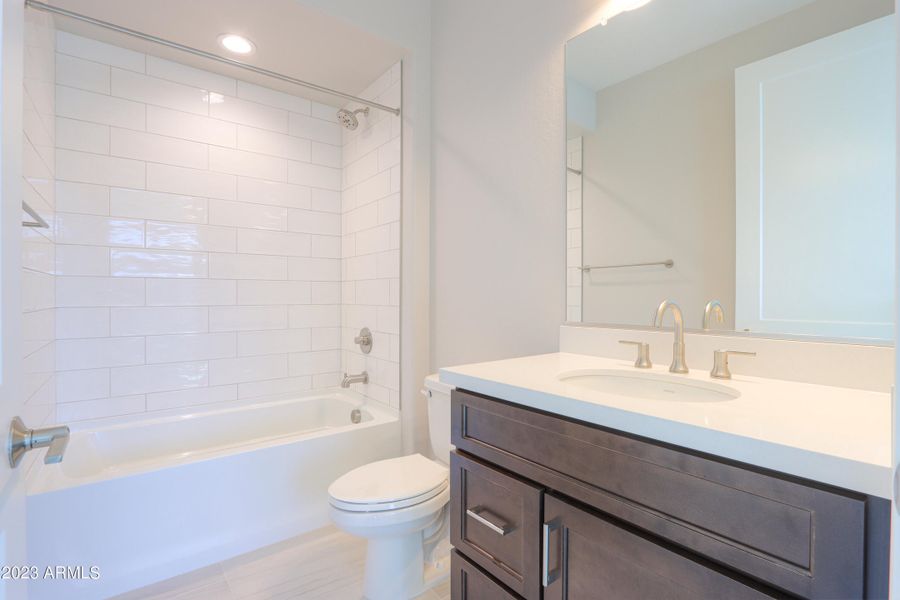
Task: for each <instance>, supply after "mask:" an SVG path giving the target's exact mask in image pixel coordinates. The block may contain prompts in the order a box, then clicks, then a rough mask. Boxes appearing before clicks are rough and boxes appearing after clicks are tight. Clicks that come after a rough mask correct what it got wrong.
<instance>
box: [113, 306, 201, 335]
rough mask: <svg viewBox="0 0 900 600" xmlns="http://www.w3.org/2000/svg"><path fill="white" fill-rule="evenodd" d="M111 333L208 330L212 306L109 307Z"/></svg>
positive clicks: (168, 332)
mask: <svg viewBox="0 0 900 600" xmlns="http://www.w3.org/2000/svg"><path fill="white" fill-rule="evenodd" d="M109 310H110V312H109V321H110V328H111V335H114V336H121V335H165V334H173V333H205V332H206V331H207V328H208V325H209V309H208V308H206V307H205V306H203V307H181V306H179V307H172V308H170V307H149V306H140V307H134V308H112V309H109Z"/></svg>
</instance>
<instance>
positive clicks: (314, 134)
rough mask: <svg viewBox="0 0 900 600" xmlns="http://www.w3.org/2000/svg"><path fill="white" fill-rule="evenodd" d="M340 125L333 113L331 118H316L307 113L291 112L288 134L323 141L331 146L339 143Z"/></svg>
mask: <svg viewBox="0 0 900 600" xmlns="http://www.w3.org/2000/svg"><path fill="white" fill-rule="evenodd" d="M341 131H342V129H341V126H340V125H338V122H337V120H336V119H335V117H334V115H332V117H331V119H328V120H326V119H317V118H315V117H310V116H307V115H300V114H296V113H291V120H290V134H291V135H295V136H297V137H302V138H306V139H308V140H312V141H315V142H325V143H326V144H332V145H333V146H340V145H341V141H342V140H341Z"/></svg>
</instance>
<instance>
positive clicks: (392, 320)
mask: <svg viewBox="0 0 900 600" xmlns="http://www.w3.org/2000/svg"><path fill="white" fill-rule="evenodd" d="M376 327H377V328H378V331H383V332H385V333H396V334H399V333H400V311H399V309H398V308H397V307H396V306H379V307H378V321H377V324H376Z"/></svg>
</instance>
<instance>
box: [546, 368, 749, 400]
mask: <svg viewBox="0 0 900 600" xmlns="http://www.w3.org/2000/svg"><path fill="white" fill-rule="evenodd" d="M557 379H559V380H560V381H562V382H563V383H566V384H570V385H575V386H578V387H582V388H585V389H588V390H594V391H597V392H602V393H604V394H615V395H617V396H627V397H629V398H642V399H644V400H665V401H669V402H725V401H727V400H734V399H735V398H738V397H740V395H741V393H740V392H739V391H737V390H735V389H733V388H730V387H728V386H726V385H721V384H718V383H712V382H705V381H694V380H692V379H685V378H683V377H679V376H677V375H664V374H662V373H641V372H634V373H632V372H628V371H619V370H614V369H584V370H579V371H566V372H565V373H560V374H559V375H557Z"/></svg>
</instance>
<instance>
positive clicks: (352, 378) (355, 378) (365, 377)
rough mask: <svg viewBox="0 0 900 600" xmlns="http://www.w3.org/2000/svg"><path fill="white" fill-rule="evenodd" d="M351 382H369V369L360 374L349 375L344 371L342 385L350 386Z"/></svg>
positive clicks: (344, 386) (343, 386)
mask: <svg viewBox="0 0 900 600" xmlns="http://www.w3.org/2000/svg"><path fill="white" fill-rule="evenodd" d="M351 383H369V373H368V372H367V371H363V372H362V373H359V374H358V375H348V374H347V373H344V378H343V379H342V380H341V387H342V388H348V387H350V384H351Z"/></svg>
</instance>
